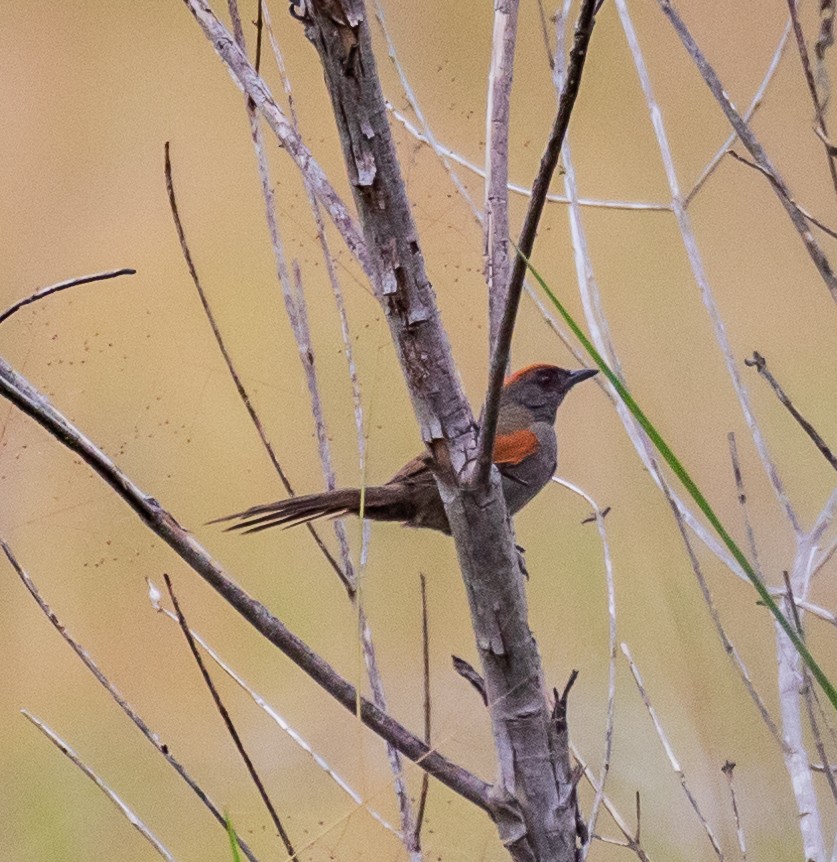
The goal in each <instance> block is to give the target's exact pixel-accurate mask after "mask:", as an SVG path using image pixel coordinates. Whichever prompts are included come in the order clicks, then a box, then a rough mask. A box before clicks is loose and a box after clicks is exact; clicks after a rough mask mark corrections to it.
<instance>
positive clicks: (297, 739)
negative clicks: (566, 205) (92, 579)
mask: <svg viewBox="0 0 837 862" xmlns="http://www.w3.org/2000/svg"><path fill="white" fill-rule="evenodd" d="M148 587H149V589H148V592H149V598H150V599H151V605H152V607H153V608H154V610H155V611H157V613H161V614H163V616H164V617H165V618H166V619H168V620H171V621H172V622H174V623H175V624H176V625H179V621H178V619H177V616H176V614H173V613H172V612H171V611H170V610H167V609H166V608H164V607H163V606H162V605H161V604H160V599H161V594H160V591H159V590H158V589H157V587H156V586H155V585H154V584H153V583H152V582H151V581H150V580H149V581H148ZM189 631H190V632H191V633H192V637H193V638H194V639H195V642H196V643H197V644H199V645H200V647H201V649H202V650H203V651H204V652H205V653H206V654H207V655H208V656H209V657H210V658H211V659H212V661H214V662H215V664H217V665H218V667H219V668H220V669H221V670H222V671H223V672H224V673H225V674H226V675H227V676H228V677H229V678H230V679H231V680H232V681H233V682H234V683H235V684H236V685H237V686H238V687H239V688H241V689H242V690H243V691H245V692H246V693H247V695H248V696H249V697H250V698H251V699H252V700H253V702H254V703H255V704H256V706H258V707H259V709H261V710H262V711H263V712H265V713H266V714H267V715H268V716H269V717H270V719H271V720H272V721H273V722H274V723H275V724H276V725H277V726H278V727H279V728H280V729H281V730H282V731H283V732H284V733H286V734H287V735H288V736H289V737H290V739H291V740H292V741H293V742H294V744H295V745H297V746H298V747H299V748H300V749H302V751H304V752H305V753H306V754H307V755H308V756H309V757H310V758H311V760H312V761H313V762H314V764H315V765H316V766H317V767H318V768H319V769H321V770H322V771H323V772H324V773H325V774H326V775H327V776H328V777H329V778H330V779H331V780H332V781H333V782H334V783H335V784H336V785H337V786H338V787H339V788H340V789H341V790H342V791H343V792H344V793H345V794H346V795H347V796H348V797H349V798H350V799H351V800H352V802H354V803H355V805H358V806H360V807H361V808H363V809H364V810H365V811H367V812H368V813H369V816H370V817H372V819H373V820H375V821H377V822H378V823H380V825H381V826H383V827H384V829H386V830H388V831H389V832H392V833H394V834H395V835H397V836H398V837H399V839H400V837H401V834H400V832H399V831H398V830H397V829H396V828H395V827H394V826H393V825H392V824H391V823H389V822H387V820H385V819H384V817H383V816H381V814H380V813H379V812H377V811H376V810H375V809H374V808H370V807H369V805H367V804H366V802H364V800H363V797H362V796H361V795H360V794H359V793H358V792H357V791H356V790H355V789H354V788H353V787H352V786H351V785H350V784H349V783H348V782H347V781H346V780H345V779H344V778H343V777H342V776H341V775H339V774H338V773H337V772H335V770H334V769H333V768H332V767H331V766H330V765H329V764H328V762H327V761H326V760H325V759H324V758H323V757H322V756H321V755H319V754H318V753H317V752H316V751H315V750H314V749H313V748H312V747H311V744H310V743H309V742H308V740H306V739H305V738H304V737H303V736H302V735H301V734H299V733H298V732H297V731H296V730H295V729H294V728H293V727H292V726H291V725H290V724H289V723H288V722H287V721H286V720H285V718H283V716H282V715H280V714H279V712H277V710H276V709H275V708H274V707H273V706H271V704H269V703H268V702H267V701H266V700H265V699H264V697H262V695H260V694H259V693H258V692H257V691H255V690H254V689H253V688H252V687H251V686H250V685H249V684H248V683H247V682H246V681H245V680H244V679H243V678H242V677H241V676H240V675H239V674H238V673H237V672H236V671H235V670H233V668H232V667H230V665H229V664H227V662H226V661H224V659H222V658H221V656H220V655H219V654H218V653H217V652H216V651H215V650H214V649H213V648H212V647H211V646H210V645H209V643H207V641H206V640H205V639H204V638H203V637H202V636H201V635H200V634H199V633H198V632H196V631H195V630H194V629H193V628H191V627H190V628H189ZM423 774H425V775H426V774H427V773H423Z"/></svg>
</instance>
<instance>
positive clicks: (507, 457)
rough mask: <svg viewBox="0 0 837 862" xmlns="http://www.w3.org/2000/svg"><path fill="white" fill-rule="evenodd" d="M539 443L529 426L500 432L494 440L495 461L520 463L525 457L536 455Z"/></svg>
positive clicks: (499, 462)
mask: <svg viewBox="0 0 837 862" xmlns="http://www.w3.org/2000/svg"><path fill="white" fill-rule="evenodd" d="M539 445H540V444H539V443H538V438H537V437H536V436H535V433H534V432H533V431H529V430H528V428H524V429H523V430H522V431H513V432H512V433H511V434H498V435H497V439H496V440H495V441H494V463H495V464H519V463H520V462H521V461H522V460H523V459H524V458H528V457H529V456H530V455H534V454H535V452H537V451H538V446H539Z"/></svg>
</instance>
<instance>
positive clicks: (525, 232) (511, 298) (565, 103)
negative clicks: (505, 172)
mask: <svg viewBox="0 0 837 862" xmlns="http://www.w3.org/2000/svg"><path fill="white" fill-rule="evenodd" d="M595 7H596V0H582V4H581V9H580V10H579V13H578V20H577V21H576V25H575V38H574V42H573V48H572V51H571V52H570V59H569V63H568V65H567V74H566V80H565V82H564V88H563V90H562V92H561V98H560V99H559V102H558V111H557V113H556V115H555V120H554V122H553V124H552V131H551V132H550V135H549V139H548V141H547V144H546V149H545V150H544V154H543V156H542V157H541V163H540V167H539V168H538V173H537V175H536V177H535V181H534V183H533V184H532V197H531V199H530V201H529V208H528V209H527V211H526V216H525V218H524V220H523V227H522V228H521V231H520V237H519V238H518V242H517V249H518V253H517V254H516V255H515V259H514V264H513V265H512V271H511V275H510V277H509V286H508V290H507V291H506V302H505V306H504V308H503V314H502V318H501V321H500V325H499V328H498V330H497V337H496V340H495V341H494V343H493V345H492V349H491V362H490V364H489V369H488V391H487V392H486V396H485V406H484V407H483V413H482V421H481V424H480V434H479V446H478V452H477V465H476V471H475V476H474V483H475V485H476V487H485V486H486V484H487V483H488V476H489V473H490V471H491V466H492V463H493V462H492V453H493V451H494V437H495V434H496V432H497V416H498V414H499V410H500V392H501V391H502V388H503V379H504V377H505V375H506V368H507V366H508V361H509V351H510V350H511V341H512V335H513V334H514V325H515V321H516V320H517V309H518V308H519V306H520V296H521V293H522V291H523V281H524V278H525V276H526V264H527V260H528V259H529V257H531V255H532V249H533V248H534V245H535V237H536V236H537V232H538V225H539V223H540V220H541V215H542V214H543V208H544V205H545V203H546V194H547V191H548V190H549V184H550V182H551V181H552V176H553V174H554V172H555V168H556V167H557V165H558V157H559V156H560V154H561V145H562V144H563V142H564V136H565V135H566V133H567V127H568V126H569V122H570V116H571V115H572V110H573V107H574V105H575V101H576V97H577V96H578V91H579V87H580V85H581V74H582V72H583V70H584V61H585V60H586V59H587V49H588V46H589V44H590V37H591V36H592V35H593V27H594V25H595V23H596V18H595V11H594V10H595Z"/></svg>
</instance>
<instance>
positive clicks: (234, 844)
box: [224, 811, 241, 862]
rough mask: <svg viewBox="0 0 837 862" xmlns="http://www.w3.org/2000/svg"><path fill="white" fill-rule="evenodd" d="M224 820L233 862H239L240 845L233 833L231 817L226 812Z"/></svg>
mask: <svg viewBox="0 0 837 862" xmlns="http://www.w3.org/2000/svg"><path fill="white" fill-rule="evenodd" d="M224 821H225V822H226V824H227V836H228V837H229V839H230V850H231V851H232V858H233V862H241V847H240V846H239V844H238V835H236V834H235V829H234V828H233V824H232V819H231V818H230V815H229V813H228V812H226V811H225V812H224Z"/></svg>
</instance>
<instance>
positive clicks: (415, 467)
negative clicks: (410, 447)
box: [387, 452, 433, 485]
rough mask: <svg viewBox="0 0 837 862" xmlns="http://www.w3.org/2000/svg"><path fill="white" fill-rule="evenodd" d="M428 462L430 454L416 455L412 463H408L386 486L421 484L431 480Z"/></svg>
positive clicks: (431, 475)
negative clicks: (409, 483) (398, 483)
mask: <svg viewBox="0 0 837 862" xmlns="http://www.w3.org/2000/svg"><path fill="white" fill-rule="evenodd" d="M429 461H430V454H429V453H428V452H424V453H422V454H421V455H417V456H416V457H415V458H413V460H412V461H408V462H407V463H406V464H405V465H404V466H403V467H402V468H401V469H400V470H399V471H398V472H397V473H396V474H395V475H394V476H393V477H392V478H391V479H390V480H389V482H387V485H392V484H393V483H394V482H416V481H418V482H421V481H424V480H430V481H432V480H433V474H432V473H431V472H430V468H429V467H428V466H427V465H428V462H429Z"/></svg>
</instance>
